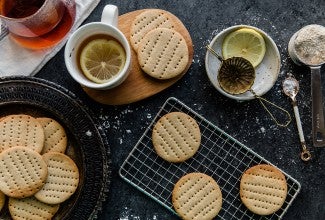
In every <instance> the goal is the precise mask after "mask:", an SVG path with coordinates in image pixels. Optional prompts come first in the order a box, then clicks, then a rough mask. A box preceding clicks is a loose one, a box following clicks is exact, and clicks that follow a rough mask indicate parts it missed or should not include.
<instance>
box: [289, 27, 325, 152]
mask: <svg viewBox="0 0 325 220" xmlns="http://www.w3.org/2000/svg"><path fill="white" fill-rule="evenodd" d="M318 26H319V27H320V28H324V27H323V26H320V25H308V26H306V27H304V28H310V27H318ZM304 28H302V29H301V30H299V31H298V32H296V33H295V34H294V35H293V36H292V37H291V39H290V41H289V44H288V52H289V55H290V57H291V59H292V61H293V62H294V63H296V64H297V65H306V66H308V67H309V68H310V71H311V97H312V136H313V144H314V146H315V147H325V124H324V110H323V95H322V85H321V74H320V69H321V66H322V64H324V63H325V62H321V61H319V63H307V62H306V61H304V60H303V59H302V58H299V56H298V54H297V51H296V50H295V40H296V38H297V36H298V34H299V32H300V31H302V30H303V29H304ZM313 46H314V45H311V48H309V49H314V48H312V47H313ZM322 61H323V60H322Z"/></svg>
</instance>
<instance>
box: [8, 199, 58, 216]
mask: <svg viewBox="0 0 325 220" xmlns="http://www.w3.org/2000/svg"><path fill="white" fill-rule="evenodd" d="M8 206H9V212H10V215H11V217H12V219H14V220H26V219H33V220H35V219H39V220H45V219H52V217H53V216H54V215H55V213H56V212H57V211H58V210H59V205H49V204H46V203H43V202H41V201H39V200H37V199H35V197H34V196H31V197H27V198H23V199H15V198H9V202H8Z"/></svg>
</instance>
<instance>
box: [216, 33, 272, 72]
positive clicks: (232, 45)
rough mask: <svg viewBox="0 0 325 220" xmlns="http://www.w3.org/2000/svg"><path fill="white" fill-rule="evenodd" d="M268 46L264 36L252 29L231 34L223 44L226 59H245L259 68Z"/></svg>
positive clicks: (223, 53) (223, 54)
mask: <svg viewBox="0 0 325 220" xmlns="http://www.w3.org/2000/svg"><path fill="white" fill-rule="evenodd" d="M265 51H266V46H265V41H264V38H263V36H262V35H261V34H260V33H258V32H257V31H255V30H253V29H251V28H241V29H239V30H236V31H234V32H231V33H230V34H229V35H227V36H226V38H225V39H224V41H223V43H222V56H223V58H224V59H228V58H231V57H243V58H245V59H247V60H248V61H249V62H251V63H252V65H253V66H254V67H256V66H258V65H259V64H260V63H261V62H262V60H263V58H264V55H265Z"/></svg>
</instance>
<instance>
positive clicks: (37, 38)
mask: <svg viewBox="0 0 325 220" xmlns="http://www.w3.org/2000/svg"><path fill="white" fill-rule="evenodd" d="M74 17H75V2H74V0H0V19H1V20H2V23H4V25H5V26H6V27H7V28H8V30H9V32H10V35H11V38H12V39H13V40H14V41H16V42H17V43H19V44H20V45H22V46H24V47H27V48H32V49H40V48H46V47H51V46H53V45H55V44H57V43H58V42H59V41H60V40H61V39H62V38H63V37H64V36H65V35H66V34H67V33H68V32H69V30H70V28H71V26H72V25H73V22H74Z"/></svg>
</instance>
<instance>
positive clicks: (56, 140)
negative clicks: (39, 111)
mask: <svg viewBox="0 0 325 220" xmlns="http://www.w3.org/2000/svg"><path fill="white" fill-rule="evenodd" d="M37 121H38V122H39V123H41V125H42V126H43V129H44V134H45V141H44V147H43V150H42V152H41V154H45V153H48V152H53V151H54V152H59V153H64V152H65V149H66V148H67V135H66V133H65V130H64V128H63V127H62V126H61V125H60V124H59V123H58V122H57V121H55V120H54V119H52V118H47V117H42V118H37Z"/></svg>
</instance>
